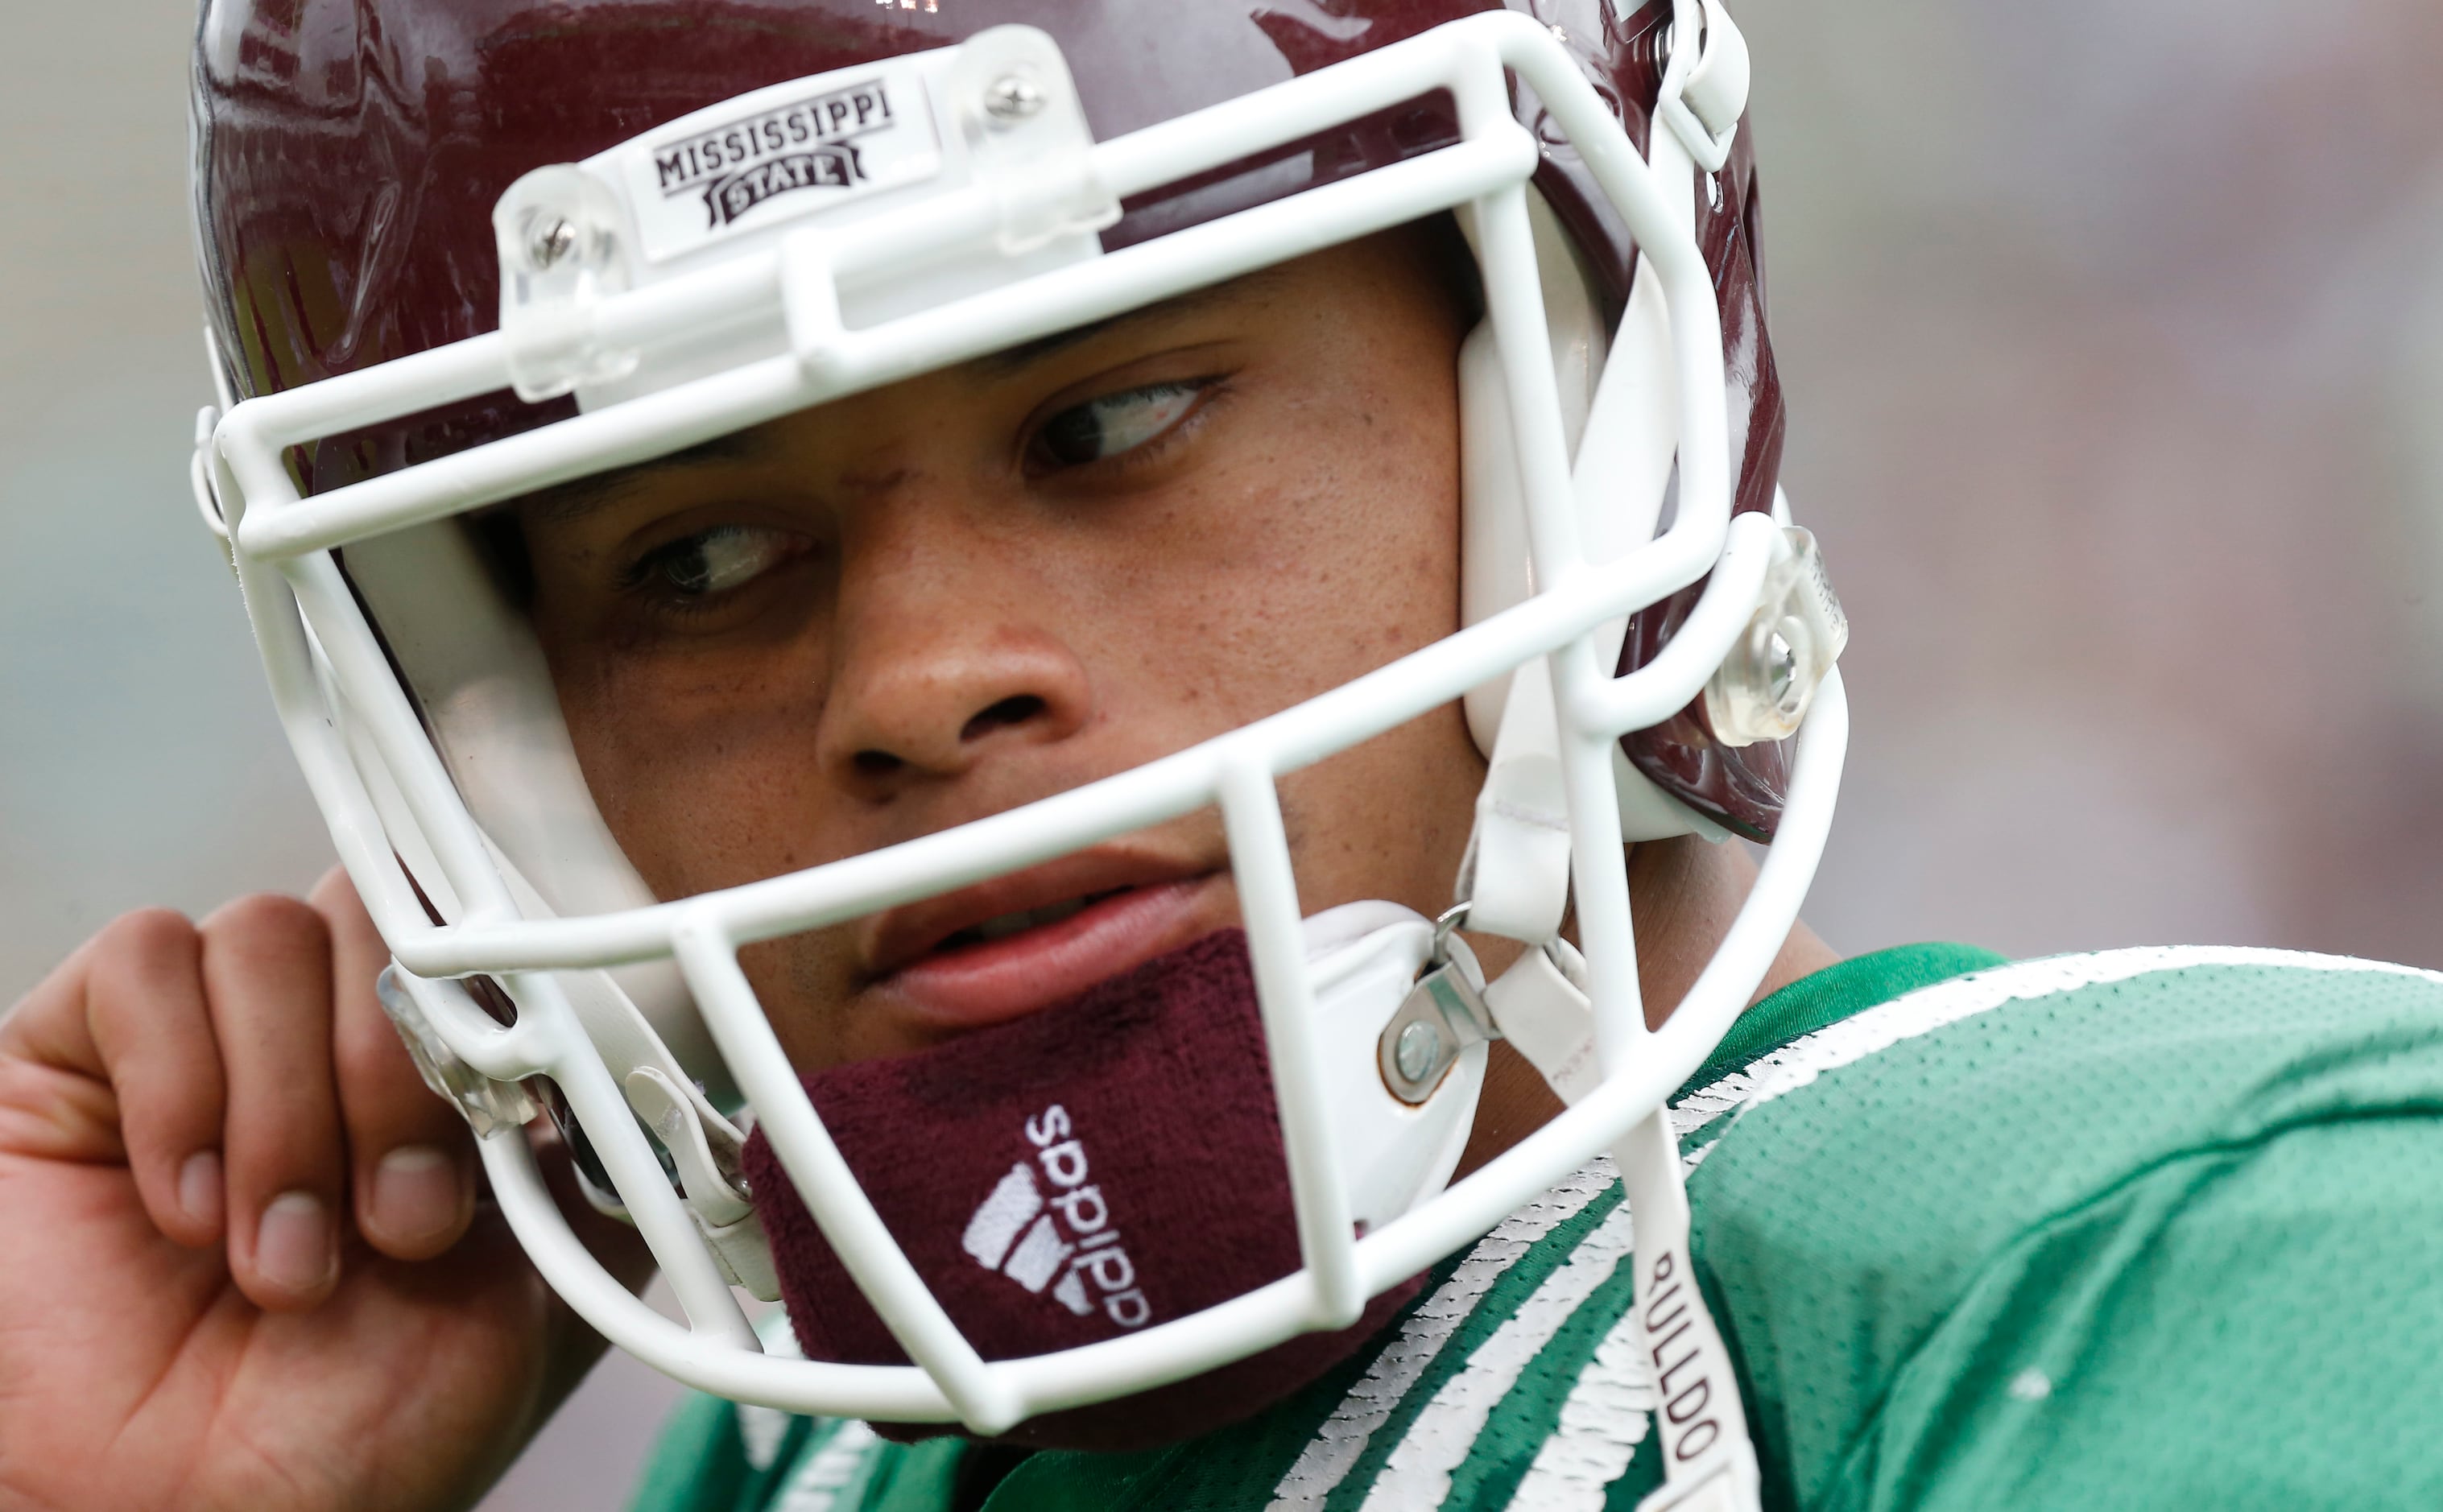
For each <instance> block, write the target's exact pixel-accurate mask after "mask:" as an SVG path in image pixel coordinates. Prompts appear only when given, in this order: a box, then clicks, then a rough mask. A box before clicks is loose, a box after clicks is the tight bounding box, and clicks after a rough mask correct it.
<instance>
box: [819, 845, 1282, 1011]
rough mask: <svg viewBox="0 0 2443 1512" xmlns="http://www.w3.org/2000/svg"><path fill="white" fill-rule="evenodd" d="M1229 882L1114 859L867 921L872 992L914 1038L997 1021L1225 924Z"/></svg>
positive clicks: (1148, 861) (1062, 865)
mask: <svg viewBox="0 0 2443 1512" xmlns="http://www.w3.org/2000/svg"><path fill="white" fill-rule="evenodd" d="M1228 885H1229V884H1228V876H1227V873H1226V872H1223V871H1221V869H1219V868H1214V867H1207V866H1197V865H1180V864H1177V863H1166V862H1163V861H1159V860H1155V859H1152V858H1148V857H1143V856H1134V855H1130V854H1128V853H1126V852H1122V851H1111V850H1093V851H1085V852H1081V853H1079V854H1078V855H1075V856H1068V857H1064V858H1062V859H1061V860H1058V861H1054V862H1047V863H1045V864H1044V865H1040V866H1036V867H1032V868H1030V869H1028V870H1026V871H1022V872H1019V873H1016V874H1015V875H1012V876H1008V877H1001V878H997V879H995V880H993V881H991V882H987V883H980V884H977V885H975V886H973V887H968V888H964V889H962V890H960V891H958V892H955V893H949V894H946V895H945V896H943V897H940V898H935V899H928V900H927V901H926V902H919V903H910V904H909V905H907V906H906V907H903V908H895V909H892V910H891V911H890V912H888V913H885V914H881V915H877V916H876V917H875V918H874V919H873V920H869V921H868V925H867V929H866V931H865V934H866V938H865V941H864V943H865V944H866V946H867V950H866V958H867V959H868V960H869V961H871V962H873V969H872V975H871V977H870V981H871V984H872V985H871V988H870V991H871V992H873V993H874V994H876V996H878V997H879V998H880V999H881V1001H882V1002H883V1003H884V1004H886V1005H887V1006H888V1007H889V1008H890V1009H891V1010H892V1011H894V1016H898V1017H901V1018H902V1019H903V1020H906V1021H909V1025H908V1027H909V1028H911V1029H919V1030H924V1031H930V1032H932V1033H939V1032H941V1031H943V1030H946V1029H980V1028H983V1027H985V1026H987V1025H991V1024H998V1023H1002V1022H1005V1021H1007V1020H1009V1019H1014V1018H1019V1017H1021V1016H1023V1015H1025V1014H1027V1013H1031V1012H1034V1011H1037V1010H1038V1009H1043V1008H1049V1007H1051V1006H1052V1005H1053V1004H1055V1003H1058V1002H1062V1001H1065V1000H1066V999H1069V998H1072V997H1075V996H1076V995H1077V994H1078V993H1082V992H1085V991H1086V990H1087V989H1089V988H1091V987H1093V986H1094V985H1095V984H1096V983H1098V982H1102V981H1106V980H1109V979H1110V978H1111V977H1113V976H1117V975H1121V974H1123V973H1125V972H1128V971H1130V970H1132V969H1134V968H1135V967H1137V966H1140V965H1142V964H1144V963H1145V962H1146V961H1148V960H1150V959H1152V958H1153V957H1154V956H1159V955H1162V954H1164V953H1165V952H1166V951H1171V950H1176V949H1178V948H1179V947H1180V946H1182V945H1185V944H1186V943H1188V942H1189V941H1190V940H1193V939H1195V938H1199V937H1200V936H1202V935H1204V934H1207V933H1209V932H1210V931H1212V930H1214V929H1217V928H1221V927H1225V926H1226V925H1227V924H1228V923H1230V922H1231V920H1232V918H1233V917H1234V915H1233V914H1232V912H1231V910H1229V909H1228V908H1227V899H1228Z"/></svg>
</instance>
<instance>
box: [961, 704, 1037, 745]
mask: <svg viewBox="0 0 2443 1512" xmlns="http://www.w3.org/2000/svg"><path fill="white" fill-rule="evenodd" d="M1042 712H1043V701H1042V700H1041V699H1039V698H1037V697H1036V696H1035V695H1034V694H1032V693H1020V694H1019V695H1017V696H1016V697H1014V698H1006V699H1003V700H1001V701H1000V702H999V703H996V704H994V705H993V706H992V707H991V708H988V709H986V710H984V711H983V713H982V714H979V715H977V716H976V717H975V718H974V719H972V720H968V721H967V724H966V728H965V729H963V730H961V731H960V732H959V738H960V739H961V740H975V739H981V738H983V737H984V736H987V735H990V734H991V733H992V732H993V731H995V730H998V729H1000V728H1001V726H1003V725H1007V724H1024V723H1025V722H1026V721H1027V720H1031V719H1034V718H1035V717H1036V716H1037V715H1038V714H1040V713H1042Z"/></svg>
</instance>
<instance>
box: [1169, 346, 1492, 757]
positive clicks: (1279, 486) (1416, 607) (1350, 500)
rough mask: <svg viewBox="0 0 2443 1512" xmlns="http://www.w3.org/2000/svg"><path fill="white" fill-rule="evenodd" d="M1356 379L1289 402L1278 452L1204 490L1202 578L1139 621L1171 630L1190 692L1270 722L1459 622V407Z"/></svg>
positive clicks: (1235, 715) (1277, 427) (1421, 387)
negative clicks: (1326, 394)
mask: <svg viewBox="0 0 2443 1512" xmlns="http://www.w3.org/2000/svg"><path fill="white" fill-rule="evenodd" d="M1403 388H1404V389H1405V391H1406V392H1403V389H1402V388H1394V387H1392V386H1388V385H1374V386H1370V387H1369V386H1365V385H1352V386H1351V387H1350V392H1348V393H1347V394H1346V395H1345V396H1340V397H1332V398H1316V399H1313V400H1311V401H1310V402H1307V403H1304V404H1300V405H1295V406H1285V407H1283V413H1282V414H1281V416H1280V418H1279V419H1278V420H1277V422H1275V423H1272V424H1266V425H1262V426H1260V427H1251V429H1256V430H1258V431H1259V433H1260V434H1261V435H1262V437H1263V440H1264V443H1265V445H1264V446H1262V447H1261V449H1260V450H1256V449H1254V448H1250V450H1251V452H1252V454H1250V455H1244V456H1240V457H1239V458H1236V459H1234V460H1233V462H1232V463H1231V464H1230V465H1227V466H1226V467H1224V468H1222V469H1221V471H1220V473H1219V475H1218V476H1216V477H1215V478H1213V479H1212V481H1211V483H1210V484H1209V486H1206V487H1200V489H1199V492H1200V494H1202V495H1205V496H1206V497H1207V499H1208V500H1209V502H1207V503H1205V504H1203V505H1201V506H1200V507H1199V508H1198V509H1197V510H1196V511H1195V512H1194V513H1195V518H1196V519H1199V520H1200V521H1202V522H1203V538H1202V539H1199V540H1196V541H1194V542H1191V543H1187V544H1185V545H1184V546H1183V547H1182V548H1181V549H1180V551H1179V553H1178V556H1179V557H1180V558H1181V559H1185V560H1186V561H1189V562H1192V563H1194V564H1195V570H1194V571H1193V572H1192V573H1189V574H1183V576H1182V578H1181V579H1180V580H1178V581H1176V582H1175V583H1173V584H1171V585H1169V587H1168V591H1167V592H1166V593H1163V594H1159V595H1157V594H1150V593H1149V594H1148V595H1147V597H1148V602H1147V603H1146V604H1145V605H1144V606H1142V609H1141V610H1140V611H1139V612H1141V613H1146V614H1149V615H1153V616H1158V618H1159V621H1160V622H1166V623H1170V624H1172V625H1173V626H1174V632H1173V633H1174V638H1175V646H1174V652H1175V655H1176V656H1177V658H1178V663H1177V665H1178V669H1179V671H1180V672H1181V674H1182V676H1181V679H1180V681H1181V683H1182V685H1183V686H1184V687H1185V688H1186V689H1187V690H1189V691H1190V692H1191V693H1196V694H1202V693H1205V692H1208V691H1209V692H1212V693H1216V694H1218V695H1219V701H1220V702H1221V705H1222V707H1221V708H1220V709H1218V710H1216V711H1215V712H1216V713H1217V714H1222V715H1227V716H1228V717H1229V718H1230V719H1232V720H1247V719H1255V718H1259V717H1261V716H1263V715H1266V714H1271V713H1274V712H1276V711H1277V710H1279V709H1282V708H1285V707H1287V706H1289V705H1291V704H1293V703H1295V702H1298V701H1301V700H1303V699H1307V698H1311V697H1313V696H1314V695H1316V694H1318V693H1321V692H1324V691H1326V690H1328V689H1330V688H1332V687H1333V686H1336V685H1338V684H1339V683H1345V682H1348V681H1349V680H1350V679H1351V678H1354V677H1356V676H1358V675H1360V674H1361V673H1364V672H1368V671H1370V670H1372V669H1373V668H1375V667H1378V666H1381V665H1384V664H1386V663H1387V662H1391V661H1394V660H1396V659H1397V658H1399V657H1400V656H1403V655H1405V654H1406V653H1407V652H1410V651H1413V650H1416V649H1417V648H1419V647H1424V646H1426V645H1429V644H1431V643H1432V642H1434V641H1435V640H1438V639H1440V638H1441V637H1442V636H1445V635H1448V634H1450V633H1451V632H1452V631H1453V630H1454V629H1456V628H1458V623H1459V454H1458V444H1457V439H1456V435H1457V417H1456V403H1455V400H1454V399H1453V398H1452V396H1450V395H1449V394H1448V393H1447V392H1446V386H1444V387H1443V390H1442V391H1441V392H1438V391H1437V389H1436V388H1435V387H1434V386H1431V385H1426V384H1412V385H1406V386H1403Z"/></svg>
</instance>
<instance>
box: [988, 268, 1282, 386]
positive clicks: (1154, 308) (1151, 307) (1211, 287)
mask: <svg viewBox="0 0 2443 1512" xmlns="http://www.w3.org/2000/svg"><path fill="white" fill-rule="evenodd" d="M1280 279H1281V272H1280V269H1279V268H1277V267H1261V268H1258V269H1257V270H1256V271H1254V272H1252V273H1243V274H1240V276H1239V277H1237V278H1235V279H1231V280H1229V281H1228V282H1221V283H1208V284H1206V285H1205V286H1204V287H1203V288H1201V289H1190V290H1188V291H1187V292H1186V293H1185V294H1175V295H1173V296H1171V297H1170V298H1169V299H1166V300H1164V301H1161V302H1160V303H1157V304H1143V305H1139V306H1138V307H1137V308H1135V309H1133V310H1123V311H1121V312H1120V313H1119V314H1117V315H1111V316H1106V317H1104V318H1103V319H1099V320H1090V321H1088V322H1087V323H1085V324H1084V325H1074V326H1071V327H1070V328H1069V329H1068V330H1066V331H1055V332H1053V333H1052V334H1051V335H1050V336H1042V337H1036V338H1035V339H1034V340H1032V341H1021V342H1019V344H1018V345H1016V346H1014V347H1004V348H1002V349H1001V351H999V352H993V353H988V354H986V355H983V356H981V357H977V358H975V359H973V360H972V361H970V362H969V363H968V364H967V366H968V367H970V368H972V369H974V370H975V371H976V372H978V373H982V374H983V375H984V376H985V377H988V378H1006V377H1011V376H1014V375H1015V374H1017V373H1019V372H1020V371H1022V370H1023V369H1025V368H1028V367H1030V366H1032V365H1034V364H1035V363H1038V362H1040V361H1042V360H1043V359H1044V358H1046V357H1048V356H1051V355H1053V354H1055V353H1057V352H1065V351H1067V350H1068V349H1069V348H1071V347H1074V346H1082V345H1084V344H1085V343H1086V342H1088V341H1092V340H1093V339H1094V338H1095V337H1101V336H1107V335H1109V334H1110V333H1111V332H1113V331H1117V330H1123V329H1125V328H1127V327H1129V326H1131V325H1135V324H1138V323H1140V322H1142V321H1148V320H1161V319H1175V318H1177V317H1180V316H1184V315H1192V314H1194V313H1196V312H1197V311H1199V310H1203V309H1208V308H1210V307H1211V306H1213V305H1216V304H1221V303H1226V302H1227V301H1231V300H1234V299H1240V298H1243V297H1244V296H1246V295H1248V294H1250V293H1260V292H1262V291H1263V290H1265V289H1267V288H1269V287H1270V286H1272V285H1273V284H1275V283H1277V282H1280Z"/></svg>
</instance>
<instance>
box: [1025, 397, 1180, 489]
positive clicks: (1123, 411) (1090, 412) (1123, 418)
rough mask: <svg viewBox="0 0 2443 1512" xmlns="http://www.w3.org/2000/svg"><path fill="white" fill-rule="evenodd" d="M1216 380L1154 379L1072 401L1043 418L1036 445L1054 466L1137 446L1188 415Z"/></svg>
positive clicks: (1090, 461) (1092, 459)
mask: <svg viewBox="0 0 2443 1512" xmlns="http://www.w3.org/2000/svg"><path fill="white" fill-rule="evenodd" d="M1212 381H1213V380H1211V379H1209V378H1203V379H1197V380H1195V381H1192V382H1186V383H1155V384H1148V385H1147V386H1146V387H1145V388H1142V389H1130V390H1128V391H1127V392H1122V393H1111V394H1105V395H1104V396H1103V397H1101V398H1099V399H1089V400H1087V401H1086V402H1085V403H1084V404H1080V405H1073V406H1071V407H1070V408H1069V409H1066V410H1061V411H1060V412H1059V413H1058V414H1056V415H1054V416H1053V417H1052V418H1051V419H1050V420H1048V421H1046V422H1044V426H1043V428H1042V429H1041V430H1040V431H1038V432H1037V433H1036V438H1035V447H1036V450H1037V451H1038V453H1039V454H1040V457H1041V459H1042V460H1043V461H1044V462H1046V463H1049V464H1051V465H1054V466H1060V467H1083V466H1086V465H1090V464H1093V463H1097V462H1109V461H1110V460H1111V459H1112V458H1114V457H1118V456H1121V455H1124V454H1126V453H1128V452H1130V451H1134V450H1135V449H1136V448H1137V447H1139V446H1144V445H1145V444H1146V443H1148V442H1149V441H1154V440H1158V439H1160V438H1161V436H1162V435H1163V434H1164V432H1166V431H1167V430H1169V429H1170V428H1172V427H1173V426H1176V425H1178V424H1179V423H1180V422H1181V421H1182V420H1185V419H1186V418H1187V415H1188V412H1189V411H1190V410H1194V409H1195V408H1196V400H1197V396H1198V395H1200V394H1202V393H1203V392H1204V391H1205V389H1206V388H1207V387H1209V386H1210V385H1211V383H1212Z"/></svg>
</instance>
